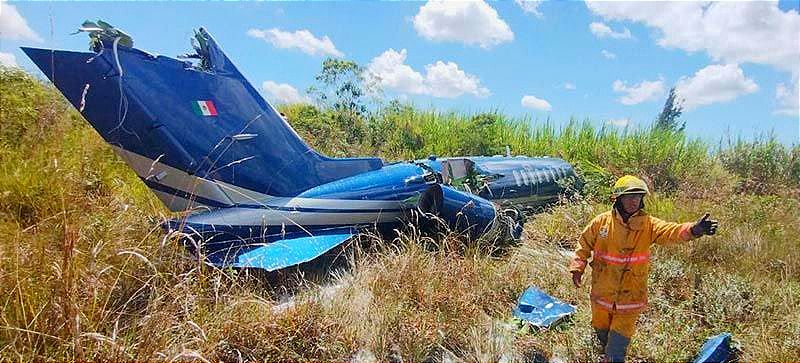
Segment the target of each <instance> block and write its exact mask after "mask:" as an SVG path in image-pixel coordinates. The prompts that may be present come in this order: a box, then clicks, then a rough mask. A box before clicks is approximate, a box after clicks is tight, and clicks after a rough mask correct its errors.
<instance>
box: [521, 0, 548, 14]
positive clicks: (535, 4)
mask: <svg viewBox="0 0 800 363" xmlns="http://www.w3.org/2000/svg"><path fill="white" fill-rule="evenodd" d="M514 2H515V3H517V5H519V7H521V8H522V10H523V11H524V12H525V13H526V14H533V15H536V17H537V18H542V17H544V15H542V12H541V11H539V5H541V4H542V0H514Z"/></svg>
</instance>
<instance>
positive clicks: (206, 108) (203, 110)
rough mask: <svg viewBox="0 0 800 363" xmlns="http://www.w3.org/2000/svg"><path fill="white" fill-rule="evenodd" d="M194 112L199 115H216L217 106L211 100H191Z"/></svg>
mask: <svg viewBox="0 0 800 363" xmlns="http://www.w3.org/2000/svg"><path fill="white" fill-rule="evenodd" d="M192 108H193V109H194V113H196V114H198V115H200V116H216V115H217V107H216V106H214V102H211V101H194V102H192Z"/></svg>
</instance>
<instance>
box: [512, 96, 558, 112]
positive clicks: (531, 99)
mask: <svg viewBox="0 0 800 363" xmlns="http://www.w3.org/2000/svg"><path fill="white" fill-rule="evenodd" d="M520 103H521V104H522V107H527V108H532V109H534V110H541V111H550V110H552V109H553V107H551V106H550V102H547V101H545V100H543V99H541V98H538V97H536V96H530V95H525V96H523V97H522V100H521V101H520Z"/></svg>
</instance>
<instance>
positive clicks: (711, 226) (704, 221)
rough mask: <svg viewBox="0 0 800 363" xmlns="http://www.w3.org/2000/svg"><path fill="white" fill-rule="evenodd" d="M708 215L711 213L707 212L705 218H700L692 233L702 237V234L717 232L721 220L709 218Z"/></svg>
mask: <svg viewBox="0 0 800 363" xmlns="http://www.w3.org/2000/svg"><path fill="white" fill-rule="evenodd" d="M708 216H709V214H708V213H706V215H704V216H703V218H700V220H699V221H697V223H695V224H694V225H693V226H692V235H694V236H695V237H700V236H702V235H709V236H710V235H713V234H715V233H717V227H718V226H719V222H717V221H715V220H713V219H708Z"/></svg>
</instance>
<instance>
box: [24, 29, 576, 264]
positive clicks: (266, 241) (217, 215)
mask: <svg viewBox="0 0 800 363" xmlns="http://www.w3.org/2000/svg"><path fill="white" fill-rule="evenodd" d="M196 37H197V39H198V43H199V44H200V46H198V47H196V49H195V50H196V51H197V53H198V54H197V55H196V56H197V57H198V58H201V59H202V62H200V63H199V64H198V63H192V62H189V61H184V60H178V59H174V58H169V57H164V56H155V55H151V54H149V53H147V52H144V51H141V50H138V49H135V48H128V47H124V46H121V45H118V41H117V39H105V41H103V42H102V48H101V49H98V51H97V52H72V51H60V50H50V49H34V48H23V51H24V52H25V53H26V54H27V55H28V56H29V57H30V58H31V59H32V60H33V62H34V63H36V65H37V66H38V67H39V68H40V69H41V70H42V72H43V73H44V74H45V75H47V76H48V77H49V78H50V80H51V81H52V82H53V83H54V84H55V86H56V87H57V88H58V89H59V91H61V93H62V94H64V96H65V97H66V98H67V99H68V100H69V101H70V102H71V103H72V104H73V105H74V106H75V108H76V109H78V110H79V111H80V112H81V114H82V115H83V116H84V117H85V118H86V119H87V120H88V121H89V123H90V124H91V125H92V126H93V127H94V128H95V129H96V130H97V132H98V133H99V134H100V136H102V137H103V139H104V140H105V141H107V142H108V143H109V144H111V146H112V148H113V150H114V151H115V152H116V153H117V154H118V155H119V156H120V157H121V158H122V159H123V160H124V161H125V162H126V163H127V164H128V165H129V166H131V168H132V169H133V170H134V171H135V172H136V173H137V175H138V176H139V177H140V178H141V180H142V181H143V182H144V183H145V184H146V185H147V186H148V187H149V188H150V189H151V190H152V191H153V193H154V194H155V195H156V196H158V197H159V199H161V201H162V202H164V204H165V205H166V206H167V207H168V208H169V209H170V210H172V211H175V212H189V213H182V214H181V216H180V217H179V218H175V219H173V220H170V221H168V222H166V223H165V227H166V228H167V229H168V230H169V231H170V232H171V233H176V234H178V235H180V236H181V237H182V240H183V241H184V243H185V244H186V246H187V247H188V248H189V249H190V250H191V251H193V252H195V253H199V254H201V255H202V256H203V257H204V258H205V259H206V261H207V262H209V263H211V264H214V265H217V266H233V267H255V268H261V269H266V270H275V269H280V268H283V267H287V266H291V265H296V264H299V263H302V262H306V261H309V260H311V259H313V258H315V257H317V256H319V255H320V254H322V253H324V252H325V251H328V250H330V249H331V248H333V247H335V246H337V245H340V244H342V243H343V242H344V241H346V240H347V239H349V238H351V237H353V236H354V235H355V234H357V233H358V232H359V231H361V230H363V229H364V228H369V227H373V228H376V229H378V230H384V231H385V230H392V229H394V228H397V227H398V226H399V225H400V224H403V223H409V222H413V221H415V220H414V219H413V218H411V217H410V214H413V213H418V214H420V215H422V216H427V217H425V218H428V217H430V218H431V219H435V220H440V221H442V223H443V224H445V225H447V226H449V227H450V228H451V229H452V230H454V231H455V232H459V233H464V234H466V235H468V236H470V237H471V238H481V237H482V236H487V235H492V236H495V235H500V234H502V233H506V235H510V236H512V237H518V236H519V231H520V230H521V228H520V226H519V225H518V224H519V220H514V219H513V218H512V219H510V218H509V217H508V216H507V214H506V213H504V212H503V211H502V209H503V208H508V207H521V208H526V207H536V206H541V205H543V204H545V203H547V202H550V201H552V200H553V199H554V198H557V197H558V195H559V194H560V193H561V192H562V191H563V189H564V184H565V183H569V182H570V180H572V179H573V178H572V177H574V176H575V173H574V170H573V169H572V167H571V166H570V165H569V164H568V163H566V162H564V161H563V160H560V159H553V158H530V157H482V156H479V157H449V158H436V157H430V158H428V159H425V160H419V161H414V162H400V163H392V164H385V163H384V162H383V160H381V159H380V158H373V157H368V158H329V157H327V156H324V155H322V154H319V153H317V152H316V151H315V150H313V149H312V148H311V147H310V146H309V145H308V144H306V143H305V142H304V141H303V140H302V139H301V138H300V137H299V136H298V135H297V133H295V131H294V130H293V129H292V128H291V127H290V126H289V124H288V122H287V121H286V120H285V119H284V118H283V117H281V115H280V114H279V113H278V112H277V111H275V109H274V108H273V107H272V106H271V105H270V104H269V103H267V102H266V101H265V100H264V99H263V97H261V95H260V94H259V92H258V91H257V90H256V89H255V88H253V86H252V85H251V84H250V83H249V82H248V81H247V80H246V79H245V78H244V76H242V74H241V73H240V72H239V71H238V69H237V68H236V67H235V66H234V65H233V63H232V62H231V61H230V59H228V57H227V56H226V55H225V54H224V53H223V52H222V50H221V49H220V48H219V46H218V45H217V44H216V42H215V41H214V40H213V38H211V36H210V35H209V34H208V33H207V32H206V31H205V30H203V29H200V30H199V31H198V32H197V33H196ZM503 231H510V232H503ZM501 232H502V233H501Z"/></svg>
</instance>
